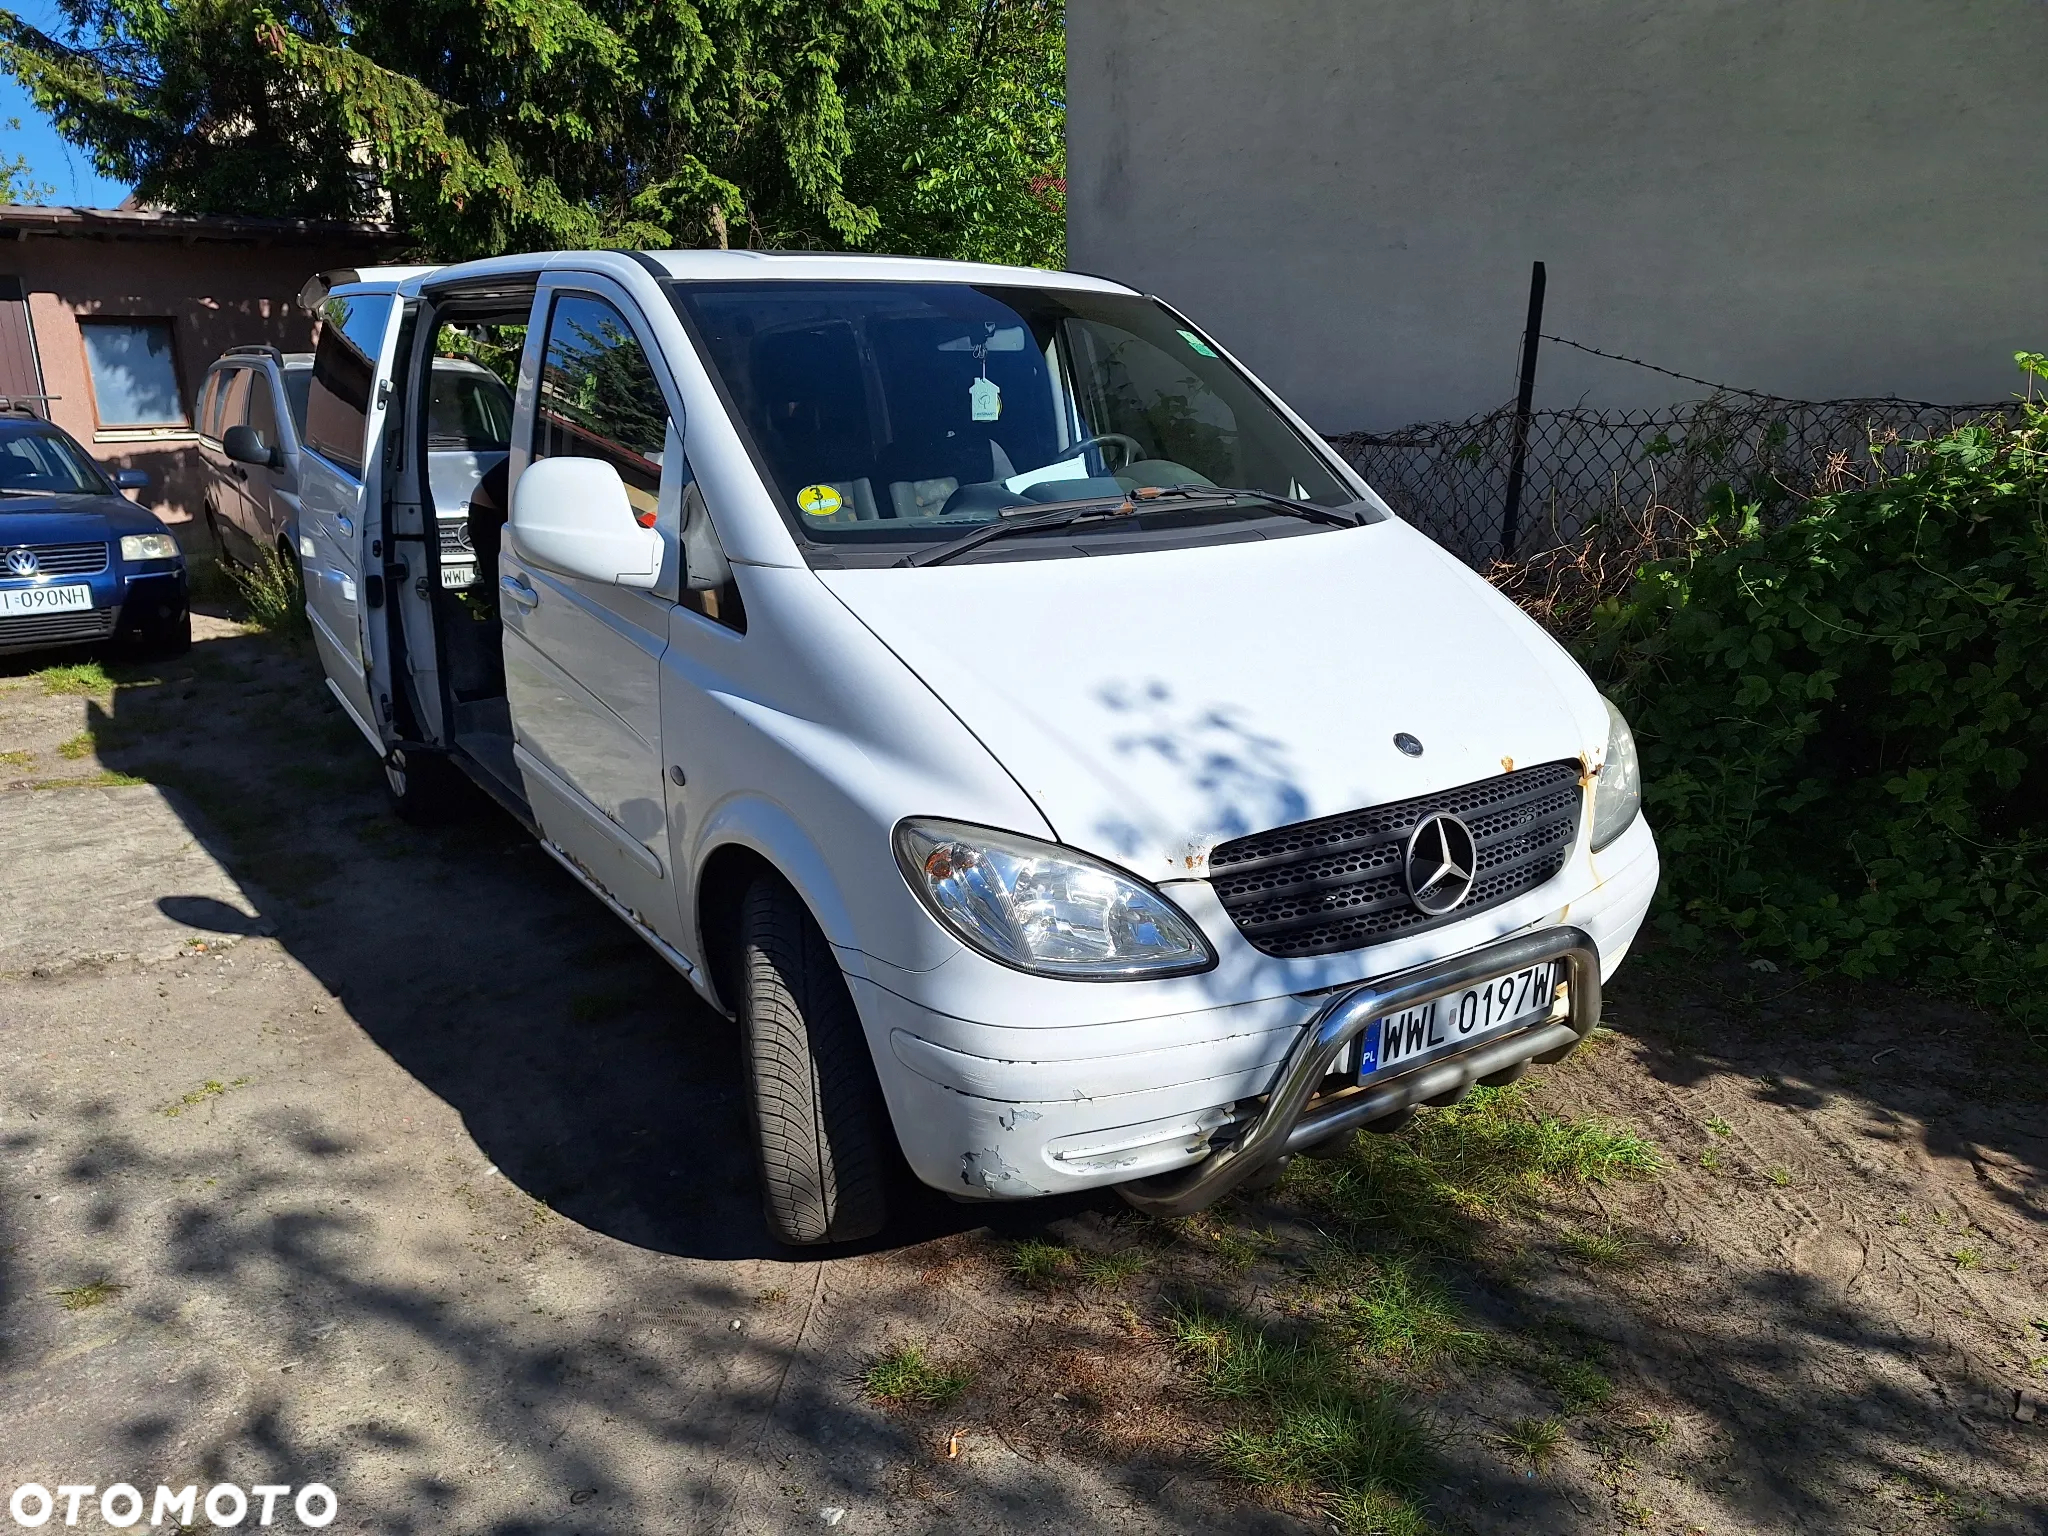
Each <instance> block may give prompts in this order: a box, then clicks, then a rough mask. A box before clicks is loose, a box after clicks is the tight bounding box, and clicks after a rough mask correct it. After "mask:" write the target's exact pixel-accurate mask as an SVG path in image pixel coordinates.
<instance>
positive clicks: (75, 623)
mask: <svg viewBox="0 0 2048 1536" xmlns="http://www.w3.org/2000/svg"><path fill="white" fill-rule="evenodd" d="M114 616H115V610H114V609H112V608H88V609H84V610H82V611H80V612H76V613H17V614H9V615H8V616H6V617H5V618H0V645H6V646H15V645H64V644H68V643H69V642H71V641H73V640H104V639H106V638H107V636H109V635H111V634H112V633H113V632H114Z"/></svg>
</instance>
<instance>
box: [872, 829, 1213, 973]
mask: <svg viewBox="0 0 2048 1536" xmlns="http://www.w3.org/2000/svg"><path fill="white" fill-rule="evenodd" d="M895 841H896V861H897V863H899V864H900V865H902V867H903V877H904V878H905V879H906V880H908V881H909V882H910V888H911V889H912V890H913V891H915V892H916V893H917V895H918V897H919V898H920V899H921V900H922V901H923V902H924V904H925V905H926V906H927V907H929V908H930V909H931V911H932V915H933V916H935V917H937V918H938V920H939V921H940V923H941V924H943V925H944V926H945V927H946V928H948V929H950V930H951V931H952V932H953V933H954V934H956V935H958V936H959V937H960V938H962V939H964V940H965V941H966V942H967V943H969V944H971V945H973V946H974V948H976V949H978V950H980V951H981V952H982V953H983V954H985V955H987V956H989V958H991V959H993V960H1000V961H1001V962H1002V963H1003V964H1005V965H1011V966H1015V967H1016V968H1017V969H1018V970H1020V971H1030V972H1032V973H1034V974H1036V975H1040V976H1064V977H1068V978H1071V979H1073V980H1077V981H1132V980H1139V979H1143V978H1149V977H1156V976H1183V975H1186V974H1188V973H1189V972H1191V971H1205V970H1207V969H1208V968H1209V967H1210V966H1212V965H1214V964H1215V963H1216V955H1215V952H1214V951H1213V950H1211V949H1210V948H1209V944H1208V941H1207V940H1206V939H1204V938H1203V937H1202V935H1201V932H1200V930H1198V929H1197V928H1196V927H1195V925H1194V924H1193V923H1192V922H1190V921H1189V920H1188V918H1187V916H1186V914H1184V913H1182V912H1181V911H1180V910H1179V909H1178V908H1176V907H1175V906H1174V905H1173V903H1172V902H1170V901H1168V900H1167V899H1166V898H1165V897H1164V896H1162V895H1160V894H1159V893H1158V892H1157V891H1155V890H1153V889H1152V888H1151V887H1150V886H1148V885H1146V884H1145V883H1144V882H1143V881H1142V880H1139V879H1137V878H1136V877H1135V876H1132V875H1127V874H1124V873H1123V872H1122V871H1120V870H1117V869H1113V868H1111V867H1110V866H1109V865H1107V864H1104V863H1103V862H1101V861H1100V860H1099V859H1092V858H1090V857H1089V856H1088V855H1087V854H1085V853H1078V852H1076V851H1075V850H1074V849H1072V848H1061V847H1058V846H1056V845H1055V844H1052V843H1042V842H1040V841H1038V839H1036V838H1032V837H1020V836H1018V835H1017V834H1016V833H1014V832H998V831H996V830H994V829H993V828H990V827H972V826H967V825H964V824H963V823H961V822H957V821H924V820H911V821H905V822H902V823H900V824H898V826H897V828H896V839H895Z"/></svg>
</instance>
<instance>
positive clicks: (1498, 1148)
mask: <svg viewBox="0 0 2048 1536" xmlns="http://www.w3.org/2000/svg"><path fill="white" fill-rule="evenodd" d="M1297 1166H1299V1165H1297ZM1662 1166H1663V1159H1662V1157H1661V1156H1660V1155H1659V1154H1658V1152H1657V1149H1656V1147H1655V1146H1654V1145H1652V1144H1651V1143H1650V1142H1649V1141H1647V1140H1646V1139H1644V1138H1643V1137H1641V1136H1639V1135H1637V1134H1635V1133H1634V1132H1632V1131H1628V1130H1623V1129H1620V1128H1618V1127H1614V1126H1609V1125H1605V1124H1603V1123H1602V1122H1600V1121H1598V1120H1594V1119H1591V1118H1589V1117H1575V1116H1564V1115H1551V1114H1545V1113H1542V1112H1541V1111H1539V1110H1537V1109H1535V1108H1534V1107H1532V1106H1531V1105H1530V1103H1529V1090H1528V1085H1527V1084H1524V1083H1513V1084H1510V1085H1508V1086H1507V1087H1504V1088H1475V1089H1473V1090H1472V1093H1471V1094H1470V1096H1468V1097H1467V1099H1466V1100H1465V1102H1464V1103H1462V1104H1458V1105H1453V1106H1451V1107H1449V1108H1445V1109H1437V1110H1427V1109H1426V1110H1424V1111H1422V1113H1421V1114H1419V1115H1417V1116H1416V1118H1415V1121H1414V1123H1413V1124H1411V1125H1410V1126H1408V1127H1407V1128H1406V1129H1404V1130H1402V1131H1400V1132H1397V1133H1396V1134H1394V1135H1391V1136H1375V1135H1372V1134H1370V1133H1361V1134H1360V1135H1359V1136H1357V1137H1356V1138H1354V1139H1353V1141H1352V1143H1351V1146H1350V1147H1349V1148H1348V1149H1346V1151H1345V1154H1344V1155H1343V1157H1342V1158H1340V1159H1320V1158H1319V1159H1315V1160H1313V1161H1310V1162H1309V1163H1308V1166H1307V1169H1306V1170H1305V1171H1304V1173H1303V1174H1302V1175H1300V1177H1299V1181H1298V1183H1299V1187H1301V1189H1302V1192H1303V1193H1304V1194H1306V1195H1307V1197H1308V1198H1309V1199H1310V1200H1311V1201H1312V1203H1314V1204H1315V1205H1317V1206H1318V1207H1320V1208H1321V1209H1322V1210H1324V1211H1325V1212H1327V1213H1329V1214H1330V1215H1332V1216H1335V1217H1337V1218H1339V1219H1341V1220H1344V1221H1347V1222H1351V1223H1354V1224H1357V1225H1361V1226H1373V1227H1380V1228H1390V1229H1392V1230H1393V1231H1396V1232H1398V1233H1400V1234H1401V1235H1403V1236H1405V1237H1408V1238H1410V1239H1412V1240H1414V1241H1416V1242H1419V1243H1424V1244H1427V1245H1430V1246H1433V1247H1450V1248H1460V1247H1464V1246H1466V1245H1467V1244H1468V1243H1469V1241H1470V1237H1471V1230H1470V1229H1471V1225H1472V1219H1473V1218H1475V1217H1485V1216H1493V1215H1497V1214H1500V1213H1503V1212H1506V1211H1510V1210H1514V1209H1517V1208H1520V1207H1524V1206H1527V1205H1529V1204H1531V1203H1532V1202H1533V1201H1534V1200H1535V1198H1536V1197H1537V1196H1538V1195H1539V1194H1540V1193H1541V1192H1542V1190H1543V1188H1544V1187H1545V1186H1546V1185H1571V1184H1597V1183H1605V1182H1607V1181H1609V1180H1612V1179H1620V1178H1643V1177H1646V1176H1648V1175H1650V1174H1652V1173H1655V1172H1657V1171H1658V1169H1660V1168H1661V1167H1662Z"/></svg>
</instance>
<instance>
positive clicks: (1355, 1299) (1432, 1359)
mask: <svg viewBox="0 0 2048 1536" xmlns="http://www.w3.org/2000/svg"><path fill="white" fill-rule="evenodd" d="M1330 1319H1331V1322H1332V1324H1333V1325H1334V1326H1335V1328H1336V1330H1337V1331H1338V1332H1339V1334H1341V1335H1342V1336H1343V1337H1345V1338H1347V1339H1349V1340H1350V1341H1351V1342H1352V1343H1353V1344H1355V1345H1356V1347H1357V1348H1358V1349H1360V1350H1361V1351H1363V1352H1364V1353H1365V1354H1367V1355H1370V1356H1373V1357H1375V1358H1377V1359H1379V1360H1382V1361H1384V1362H1386V1363H1388V1364H1390V1365H1396V1366H1402V1367H1406V1368H1409V1369H1421V1368H1423V1367H1426V1366H1430V1365H1434V1364H1436V1363H1437V1362H1438V1361H1440V1360H1444V1359H1472V1358H1476V1357H1478V1356H1480V1355H1483V1354H1485V1353H1486V1351H1487V1340H1486V1335H1485V1334H1483V1333H1481V1332H1479V1331H1478V1330H1477V1329H1475V1328H1472V1327H1469V1326H1467V1324H1466V1322H1465V1317H1464V1314H1463V1313H1462V1312H1461V1311H1460V1310H1459V1308H1458V1304H1457V1303H1456V1302H1455V1301H1454V1300H1452V1298H1451V1293H1450V1292H1449V1291H1448V1290H1446V1289H1445V1288H1444V1285H1443V1283H1442V1282H1441V1281H1440V1280H1438V1279H1437V1278H1436V1277H1435V1276H1434V1275H1432V1274H1430V1273H1429V1272H1428V1271H1427V1270H1426V1269H1424V1268H1423V1267H1422V1266H1421V1264H1420V1263H1418V1262H1417V1261H1416V1260H1414V1259H1412V1258H1389V1259H1380V1260H1378V1261H1377V1262H1375V1263H1374V1264H1373V1265H1372V1266H1371V1268H1370V1270H1369V1272H1366V1273H1363V1274H1359V1275H1357V1276H1356V1278H1354V1279H1352V1280H1351V1281H1350V1283H1348V1284H1346V1285H1345V1286H1344V1288H1343V1290H1342V1292H1341V1293H1340V1295H1339V1298H1338V1300H1337V1301H1336V1302H1335V1304H1334V1306H1332V1307H1331V1308H1330Z"/></svg>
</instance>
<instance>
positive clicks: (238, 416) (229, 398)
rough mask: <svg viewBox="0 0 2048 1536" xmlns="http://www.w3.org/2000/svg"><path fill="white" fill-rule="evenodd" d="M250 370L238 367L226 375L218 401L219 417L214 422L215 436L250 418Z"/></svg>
mask: <svg viewBox="0 0 2048 1536" xmlns="http://www.w3.org/2000/svg"><path fill="white" fill-rule="evenodd" d="M249 379H250V370H249V369H247V368H237V369H236V370H235V371H234V372H233V373H230V374H228V375H227V376H226V382H225V383H223V384H222V385H221V390H220V396H219V399H218V401H217V402H216V404H217V407H218V419H217V420H216V421H215V422H214V427H215V431H214V434H213V435H214V436H215V437H218V436H220V435H221V433H223V432H225V431H227V429H228V428H229V427H239V426H241V425H242V424H243V423H244V422H246V421H247V420H248V419H249Z"/></svg>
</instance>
